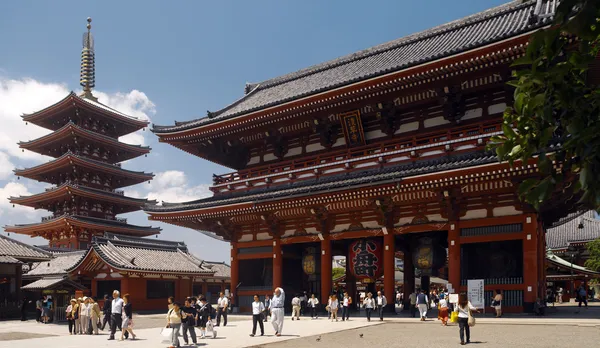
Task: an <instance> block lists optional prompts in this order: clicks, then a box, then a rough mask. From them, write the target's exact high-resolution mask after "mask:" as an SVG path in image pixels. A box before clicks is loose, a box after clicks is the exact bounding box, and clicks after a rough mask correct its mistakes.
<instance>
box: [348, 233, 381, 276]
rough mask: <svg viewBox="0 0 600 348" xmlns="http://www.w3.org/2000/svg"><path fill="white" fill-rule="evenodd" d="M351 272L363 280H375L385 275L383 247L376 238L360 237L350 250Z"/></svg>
mask: <svg viewBox="0 0 600 348" xmlns="http://www.w3.org/2000/svg"><path fill="white" fill-rule="evenodd" d="M348 262H350V273H351V274H352V275H354V276H355V277H356V280H358V281H362V282H370V281H375V280H376V279H377V278H379V277H381V276H382V275H383V248H382V246H381V242H380V241H379V240H376V239H359V240H357V241H355V242H354V243H352V244H350V250H348Z"/></svg>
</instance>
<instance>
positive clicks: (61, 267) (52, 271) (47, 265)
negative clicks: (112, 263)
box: [25, 250, 86, 277]
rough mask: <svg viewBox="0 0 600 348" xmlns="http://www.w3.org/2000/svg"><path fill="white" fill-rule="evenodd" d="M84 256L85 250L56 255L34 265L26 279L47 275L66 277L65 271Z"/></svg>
mask: <svg viewBox="0 0 600 348" xmlns="http://www.w3.org/2000/svg"><path fill="white" fill-rule="evenodd" d="M85 254H86V251H85V250H78V251H72V252H67V253H56V254H54V258H53V259H52V260H50V261H43V262H38V263H34V264H33V265H32V267H31V270H30V271H29V272H27V274H26V275H25V276H26V277H42V276H49V275H61V276H62V275H66V274H67V269H69V268H71V267H73V266H74V265H76V264H77V263H78V262H79V261H80V260H81V259H82V258H83V257H84V256H85Z"/></svg>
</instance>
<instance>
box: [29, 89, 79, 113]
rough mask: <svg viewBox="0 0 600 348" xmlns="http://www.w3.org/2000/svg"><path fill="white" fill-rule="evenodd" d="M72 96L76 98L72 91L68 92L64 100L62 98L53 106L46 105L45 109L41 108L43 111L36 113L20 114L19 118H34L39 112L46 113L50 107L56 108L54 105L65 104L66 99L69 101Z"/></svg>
mask: <svg viewBox="0 0 600 348" xmlns="http://www.w3.org/2000/svg"><path fill="white" fill-rule="evenodd" d="M73 96H75V97H76V96H77V94H75V92H73V91H70V92H69V93H68V94H67V95H66V96H65V97H64V98H62V99H61V100H59V101H57V102H56V103H54V104H51V105H48V106H46V107H45V108H43V109H40V110H38V111H34V112H30V113H28V114H26V113H24V114H22V115H21V118H23V119H25V118H27V117H33V116H35V115H36V114H39V113H41V112H44V111H46V110H48V109H50V108H52V107H54V106H56V105H59V104H61V103H63V102H65V101H66V100H67V99H69V98H71V97H73Z"/></svg>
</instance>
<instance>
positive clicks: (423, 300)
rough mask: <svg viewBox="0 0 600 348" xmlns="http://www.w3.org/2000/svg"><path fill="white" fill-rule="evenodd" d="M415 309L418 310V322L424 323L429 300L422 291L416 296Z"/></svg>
mask: <svg viewBox="0 0 600 348" xmlns="http://www.w3.org/2000/svg"><path fill="white" fill-rule="evenodd" d="M417 308H418V309H419V315H420V318H421V319H420V320H421V321H425V320H426V319H427V309H428V308H429V298H428V297H427V292H426V291H425V290H424V289H423V290H421V293H420V294H418V295H417Z"/></svg>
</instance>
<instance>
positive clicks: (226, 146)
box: [197, 140, 250, 168]
mask: <svg viewBox="0 0 600 348" xmlns="http://www.w3.org/2000/svg"><path fill="white" fill-rule="evenodd" d="M197 148H198V152H200V153H206V152H208V153H212V154H213V155H215V156H218V157H219V158H222V159H223V164H224V165H226V166H230V167H234V168H240V167H242V168H243V167H245V166H246V163H248V161H250V151H249V150H248V148H247V147H246V146H244V145H243V144H242V143H241V142H239V140H233V141H231V140H229V141H218V140H211V141H208V142H206V143H201V144H200V145H198V146H197Z"/></svg>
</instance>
